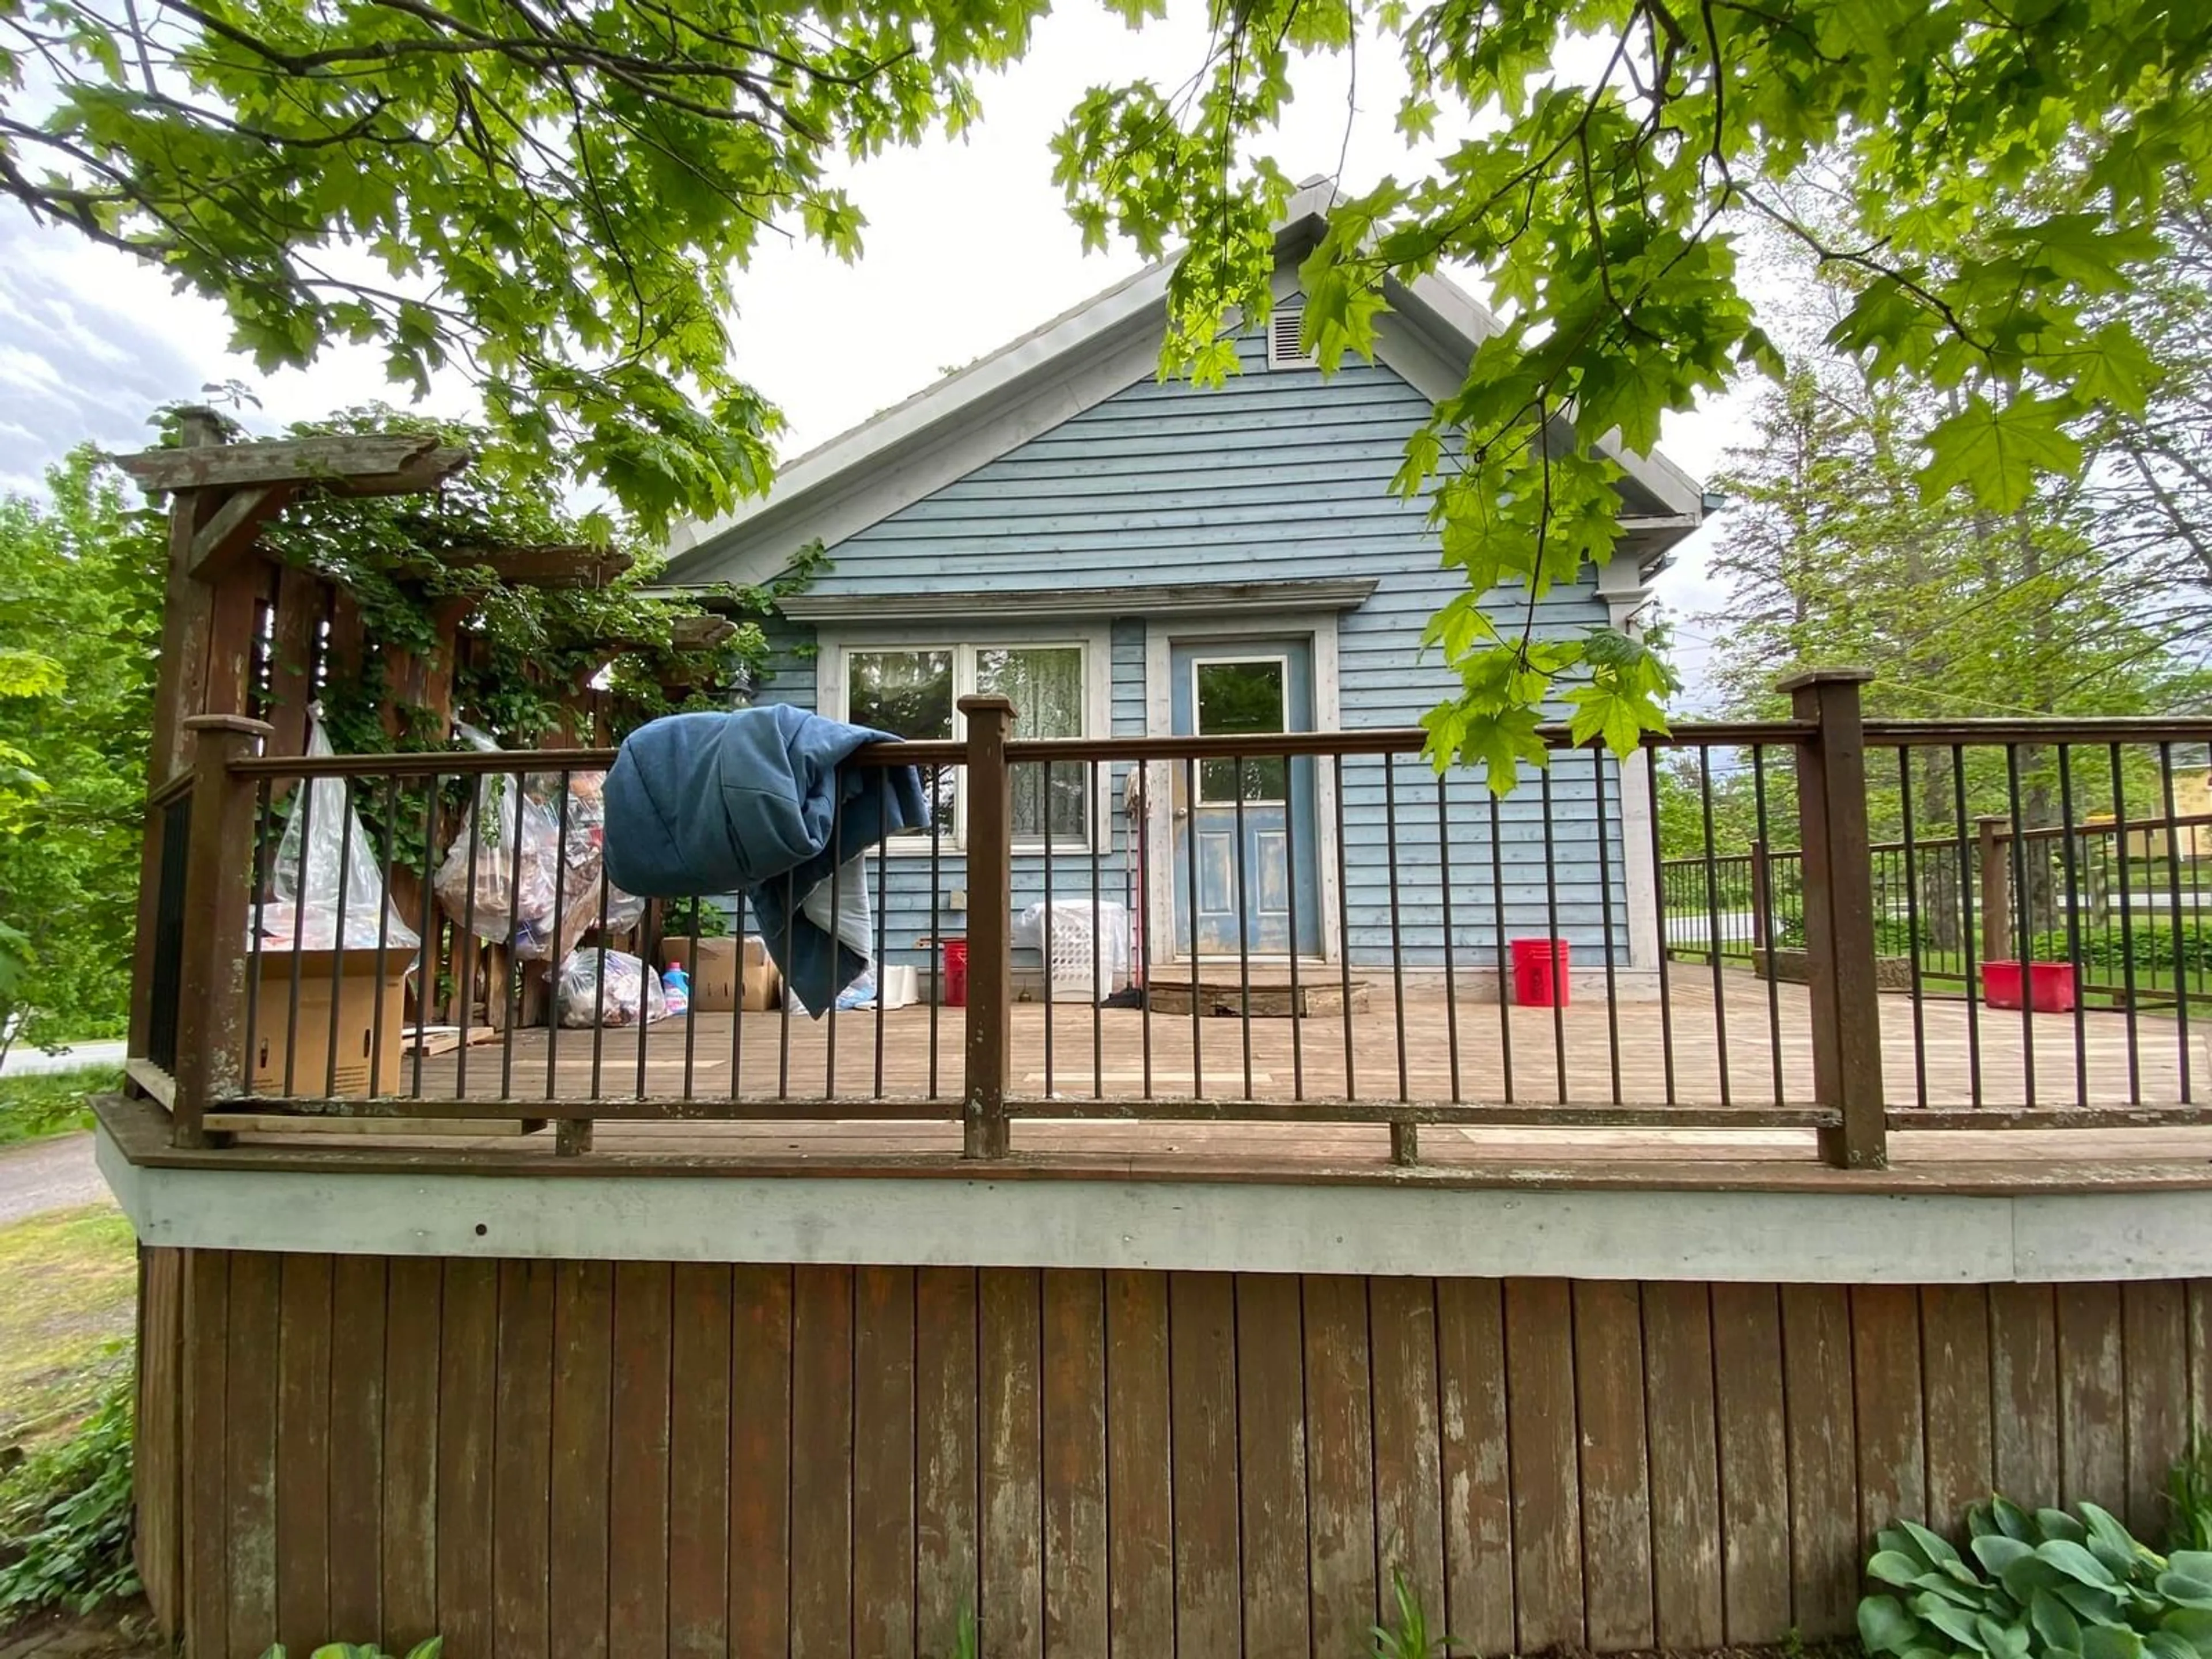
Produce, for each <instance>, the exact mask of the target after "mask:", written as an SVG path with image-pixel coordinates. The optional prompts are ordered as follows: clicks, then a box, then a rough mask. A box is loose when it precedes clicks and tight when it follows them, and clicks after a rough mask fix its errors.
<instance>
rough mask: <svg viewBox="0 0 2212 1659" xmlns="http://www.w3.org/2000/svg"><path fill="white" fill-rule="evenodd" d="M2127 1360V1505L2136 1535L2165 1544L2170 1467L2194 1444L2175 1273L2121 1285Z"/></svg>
mask: <svg viewBox="0 0 2212 1659" xmlns="http://www.w3.org/2000/svg"><path fill="white" fill-rule="evenodd" d="M2120 1334H2121V1341H2122V1343H2123V1345H2124V1346H2123V1352H2122V1355H2121V1367H2122V1371H2123V1374H2124V1376H2125V1377H2126V1386H2127V1459H2128V1471H2127V1480H2128V1506H2127V1509H2126V1510H2125V1511H2124V1516H2125V1519H2126V1521H2127V1523H2128V1525H2129V1527H2130V1528H2131V1529H2132V1530H2133V1531H2134V1533H2135V1535H2136V1537H2138V1538H2140V1539H2142V1541H2144V1542H2145V1543H2147V1544H2148V1545H2149V1546H2150V1547H2152V1548H2153V1549H2163V1548H2165V1547H2166V1526H2167V1523H2168V1522H2169V1521H2170V1520H2171V1518H2172V1510H2171V1506H2170V1505H2169V1504H2167V1503H2166V1474H2167V1471H2168V1470H2170V1469H2171V1468H2172V1467H2173V1465H2174V1463H2175V1462H2176V1461H2177V1460H2179V1458H2180V1456H2181V1455H2182V1454H2183V1453H2185V1451H2187V1450H2188V1449H2189V1354H2188V1343H2189V1304H2188V1297H2187V1292H2186V1291H2185V1287H2184V1286H2183V1285H2181V1284H2180V1283H2179V1282H2178V1281H2174V1280H2159V1279H2146V1280H2143V1281H2142V1282H2140V1283H2137V1284H2130V1285H2122V1286H2121V1287H2120Z"/></svg>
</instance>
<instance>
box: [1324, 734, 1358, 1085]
mask: <svg viewBox="0 0 2212 1659" xmlns="http://www.w3.org/2000/svg"><path fill="white" fill-rule="evenodd" d="M1328 758H1329V764H1330V768H1331V770H1332V774H1333V782H1334V799H1335V804H1336V845H1337V858H1338V860H1339V863H1338V866H1337V872H1336V972H1337V987H1338V991H1339V993H1340V995H1341V997H1342V999H1343V1000H1341V1001H1340V1002H1339V1003H1338V1004H1337V1009H1338V1014H1339V1018H1340V1022H1341V1024H1343V1027H1344V1097H1345V1098H1346V1100H1357V1099H1358V1098H1359V1088H1358V1079H1357V1074H1356V1073H1354V1072H1353V1070H1352V902H1351V899H1350V898H1349V897H1348V896H1347V890H1348V889H1349V888H1350V886H1351V882H1350V880H1349V879H1348V877H1349V872H1347V871H1346V869H1345V868H1344V867H1343V864H1342V860H1343V858H1344V856H1345V854H1346V851H1348V850H1349V849H1348V848H1346V844H1345V840H1344V757H1343V755H1342V754H1341V753H1338V754H1334V755H1331V756H1330V757H1328Z"/></svg>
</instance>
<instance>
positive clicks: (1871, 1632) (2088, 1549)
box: [1859, 1498, 2212, 1659]
mask: <svg viewBox="0 0 2212 1659" xmlns="http://www.w3.org/2000/svg"><path fill="white" fill-rule="evenodd" d="M2079 1509H2080V1518H2079V1519H2077V1518H2075V1516H2072V1515H2069V1514H2068V1513H2066V1511H2064V1510H2035V1511H2034V1512H2033V1513H2032V1514H2031V1513H2030V1512H2029V1511H2027V1510H2023V1509H2021V1507H2020V1506H2019V1505H2018V1504H2009V1503H2007V1502H2006V1501H2005V1500H2004V1499H2003V1498H1996V1499H1994V1500H1992V1501H1991V1502H1990V1503H1988V1504H1976V1505H1975V1506H1974V1507H1973V1509H1972V1510H1970V1511H1968V1514H1967V1522H1966V1529H1967V1534H1968V1540H1967V1546H1966V1554H1965V1555H1963V1556H1962V1555H1961V1554H1960V1553H1959V1552H1958V1551H1957V1550H1955V1549H1954V1548H1952V1547H1951V1546H1950V1545H1949V1544H1948V1542H1946V1541H1944V1540H1943V1539H1942V1538H1940V1537H1938V1536H1937V1535H1936V1534H1934V1533H1932V1532H1930V1531H1929V1530H1928V1529H1927V1528H1925V1527H1920V1526H1916V1525H1914V1524H1913V1523H1912V1522H1910V1521H1900V1522H1898V1524H1897V1525H1896V1526H1895V1527H1893V1528H1889V1529H1887V1530H1886V1531H1884V1532H1882V1533H1881V1534H1879V1536H1878V1538H1877V1540H1876V1542H1877V1544H1878V1546H1879V1547H1878V1548H1877V1549H1876V1550H1875V1554H1874V1557H1873V1559H1871V1560H1869V1562H1868V1563H1867V1576H1868V1577H1869V1578H1872V1579H1874V1580H1875V1581H1877V1582H1878V1583H1883V1584H1886V1585H1888V1586H1890V1587H1891V1589H1890V1590H1888V1591H1885V1592H1882V1593H1879V1594H1876V1595H1869V1596H1868V1597H1867V1598H1866V1599H1865V1600H1864V1601H1861V1602H1860V1603H1859V1635H1860V1638H1861V1639H1862V1640H1863V1641H1864V1642H1865V1644H1866V1646H1867V1650H1868V1651H1869V1653H1874V1654H1893V1655H1895V1656H1897V1659H1951V1656H1960V1659H2212V1552H2204V1551H2197V1550H2179V1551H2176V1552H2175V1553H2173V1554H2172V1555H2166V1556H2162V1555H2160V1554H2158V1553H2155V1552H2154V1551H2153V1550H2151V1549H2150V1548H2148V1547H2147V1546H2145V1545H2143V1544H2141V1543H2138V1542H2137V1541H2136V1540H2135V1538H2134V1537H2132V1536H2131V1535H2130V1534H2129V1532H2128V1529H2127V1528H2125V1527H2123V1526H2122V1525H2121V1524H2120V1523H2119V1522H2118V1521H2116V1520H2114V1519H2113V1518H2112V1516H2110V1515H2108V1514H2107V1513H2106V1511H2104V1510H2100V1509H2099V1508H2098V1507H2097V1506H2096V1505H2095V1504H2081V1505H2080V1506H2079Z"/></svg>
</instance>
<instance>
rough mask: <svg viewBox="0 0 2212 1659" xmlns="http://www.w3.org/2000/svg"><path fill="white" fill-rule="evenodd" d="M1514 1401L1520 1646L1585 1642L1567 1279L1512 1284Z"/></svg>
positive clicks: (1510, 1406) (1508, 1339)
mask: <svg viewBox="0 0 2212 1659" xmlns="http://www.w3.org/2000/svg"><path fill="white" fill-rule="evenodd" d="M1505 1401H1506V1412H1507V1427H1508V1433H1509V1441H1508V1443H1509V1445H1510V1450H1511V1468H1512V1480H1513V1498H1514V1510H1513V1601H1514V1609H1515V1616H1516V1623H1517V1625H1518V1626H1519V1630H1520V1636H1519V1650H1520V1651H1522V1652H1524V1653H1534V1652H1535V1651H1537V1650H1540V1649H1543V1648H1551V1647H1562V1646H1569V1645H1572V1646H1577V1647H1578V1646H1580V1645H1581V1644H1582V1642H1583V1556H1582V1492H1581V1486H1580V1480H1579V1476H1578V1474H1577V1464H1578V1459H1577V1455H1576V1454H1577V1444H1576V1430H1575V1342H1574V1317H1573V1310H1572V1307H1571V1303H1570V1299H1569V1295H1568V1287H1567V1281H1566V1280H1565V1279H1507V1280H1506V1281H1505Z"/></svg>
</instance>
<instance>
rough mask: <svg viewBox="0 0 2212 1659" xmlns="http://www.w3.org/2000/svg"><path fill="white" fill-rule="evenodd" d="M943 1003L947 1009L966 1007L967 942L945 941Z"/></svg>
mask: <svg viewBox="0 0 2212 1659" xmlns="http://www.w3.org/2000/svg"><path fill="white" fill-rule="evenodd" d="M945 1006H947V1007H951V1008H965V1007H966V1006H968V941H967V940H966V939H947V940H945Z"/></svg>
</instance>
